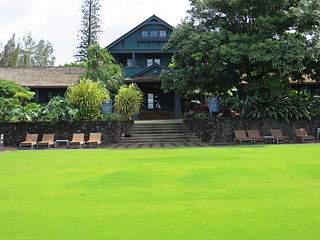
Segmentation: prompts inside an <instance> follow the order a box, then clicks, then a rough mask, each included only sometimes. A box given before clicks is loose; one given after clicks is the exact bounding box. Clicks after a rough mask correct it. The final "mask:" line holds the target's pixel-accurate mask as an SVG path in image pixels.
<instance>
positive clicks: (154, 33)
mask: <svg viewBox="0 0 320 240" xmlns="http://www.w3.org/2000/svg"><path fill="white" fill-rule="evenodd" d="M150 36H151V37H158V31H151V32H150Z"/></svg>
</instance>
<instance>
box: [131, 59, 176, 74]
mask: <svg viewBox="0 0 320 240" xmlns="http://www.w3.org/2000/svg"><path fill="white" fill-rule="evenodd" d="M162 69H166V70H169V71H170V68H168V67H165V66H162V65H159V64H157V63H154V64H152V65H151V66H149V67H147V68H145V69H143V70H142V71H140V72H138V73H136V74H135V75H133V76H131V77H130V78H137V77H141V76H143V75H144V74H145V73H147V72H150V71H152V70H159V73H160V71H161V70H162ZM157 75H160V74H157ZM151 76H153V75H151Z"/></svg>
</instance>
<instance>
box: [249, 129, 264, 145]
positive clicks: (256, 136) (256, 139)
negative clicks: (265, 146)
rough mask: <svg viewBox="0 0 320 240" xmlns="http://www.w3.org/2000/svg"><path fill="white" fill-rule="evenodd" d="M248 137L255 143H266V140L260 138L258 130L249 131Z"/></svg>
mask: <svg viewBox="0 0 320 240" xmlns="http://www.w3.org/2000/svg"><path fill="white" fill-rule="evenodd" d="M247 133H248V137H249V138H251V139H252V142H253V143H256V142H259V141H260V142H264V138H263V137H261V136H260V133H259V131H258V130H247Z"/></svg>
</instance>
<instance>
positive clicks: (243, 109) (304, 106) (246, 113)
mask: <svg viewBox="0 0 320 240" xmlns="http://www.w3.org/2000/svg"><path fill="white" fill-rule="evenodd" d="M222 105H223V108H224V109H228V110H229V113H231V115H233V116H240V117H243V118H250V119H261V118H272V119H284V120H286V121H287V122H289V121H290V120H299V119H308V120H311V119H312V118H317V117H320V99H319V98H317V97H314V96H311V95H310V94H308V93H306V92H298V91H291V92H290V93H289V94H288V95H287V96H284V97H275V96H274V97H270V95H269V94H268V93H256V94H255V95H253V96H249V95H247V96H246V97H244V98H240V97H239V96H238V95H237V96H232V97H228V98H225V99H224V100H223V101H222ZM227 115H228V114H227Z"/></svg>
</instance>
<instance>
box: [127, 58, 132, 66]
mask: <svg viewBox="0 0 320 240" xmlns="http://www.w3.org/2000/svg"><path fill="white" fill-rule="evenodd" d="M127 67H133V64H132V59H127Z"/></svg>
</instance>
